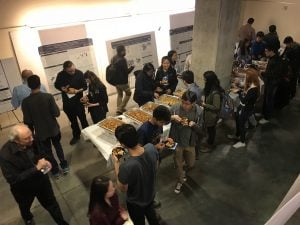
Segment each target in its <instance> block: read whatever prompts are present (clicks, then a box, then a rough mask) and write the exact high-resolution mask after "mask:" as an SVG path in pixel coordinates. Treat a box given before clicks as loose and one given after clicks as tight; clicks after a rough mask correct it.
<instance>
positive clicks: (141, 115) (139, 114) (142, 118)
mask: <svg viewBox="0 0 300 225" xmlns="http://www.w3.org/2000/svg"><path fill="white" fill-rule="evenodd" d="M123 115H124V116H126V117H128V118H129V119H132V120H134V121H136V122H138V123H144V122H146V121H147V120H149V119H150V118H151V115H150V114H149V113H147V112H145V111H143V110H140V109H132V110H129V111H126V112H124V113H123Z"/></svg>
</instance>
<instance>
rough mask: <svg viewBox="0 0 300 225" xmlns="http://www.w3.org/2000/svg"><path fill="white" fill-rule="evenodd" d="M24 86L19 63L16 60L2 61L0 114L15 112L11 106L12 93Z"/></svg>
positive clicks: (0, 71)
mask: <svg viewBox="0 0 300 225" xmlns="http://www.w3.org/2000/svg"><path fill="white" fill-rule="evenodd" d="M20 84H22V80H21V78H20V72H19V69H18V65H17V62H16V60H15V59H14V58H8V59H2V60H0V113H6V112H9V111H12V110H14V107H13V106H12V105H11V97H12V91H13V88H14V87H15V86H18V85H20Z"/></svg>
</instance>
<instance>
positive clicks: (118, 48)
mask: <svg viewBox="0 0 300 225" xmlns="http://www.w3.org/2000/svg"><path fill="white" fill-rule="evenodd" d="M123 51H125V46H124V45H119V46H117V54H118V55H120V54H121V53H122V52H123Z"/></svg>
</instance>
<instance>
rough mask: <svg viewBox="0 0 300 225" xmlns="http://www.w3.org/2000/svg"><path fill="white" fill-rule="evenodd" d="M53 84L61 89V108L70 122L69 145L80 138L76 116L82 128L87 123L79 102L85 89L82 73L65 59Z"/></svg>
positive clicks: (82, 107)
mask: <svg viewBox="0 0 300 225" xmlns="http://www.w3.org/2000/svg"><path fill="white" fill-rule="evenodd" d="M54 86H55V88H56V89H58V90H60V91H61V95H62V101H63V110H64V112H65V113H66V115H67V117H68V119H69V121H70V122H71V128H72V134H73V137H72V139H71V141H70V145H74V144H76V143H77V142H78V141H79V139H80V133H81V131H80V128H79V124H78V121H77V117H78V118H79V120H80V123H81V127H82V129H84V128H86V127H87V126H88V125H89V124H88V122H87V120H86V116H85V110H84V106H83V105H82V103H81V102H80V99H81V98H82V96H83V94H82V92H83V91H84V90H86V89H87V85H86V82H85V80H84V77H83V73H82V72H81V71H80V70H77V69H76V68H75V65H74V64H73V63H72V62H71V61H65V62H64V64H63V70H62V71H61V72H59V73H58V74H57V77H56V80H55V83H54Z"/></svg>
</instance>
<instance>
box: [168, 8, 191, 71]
mask: <svg viewBox="0 0 300 225" xmlns="http://www.w3.org/2000/svg"><path fill="white" fill-rule="evenodd" d="M193 24H194V12H187V13H180V14H175V15H170V42H171V49H173V50H176V52H177V55H178V61H177V68H176V69H177V72H178V73H181V72H183V69H184V63H185V59H186V57H187V56H188V55H189V54H191V53H192V40H193Z"/></svg>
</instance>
